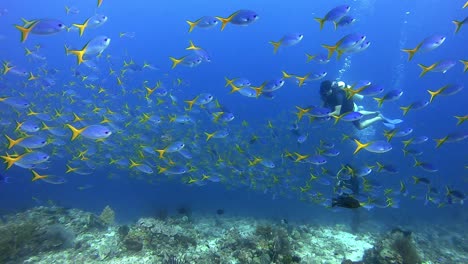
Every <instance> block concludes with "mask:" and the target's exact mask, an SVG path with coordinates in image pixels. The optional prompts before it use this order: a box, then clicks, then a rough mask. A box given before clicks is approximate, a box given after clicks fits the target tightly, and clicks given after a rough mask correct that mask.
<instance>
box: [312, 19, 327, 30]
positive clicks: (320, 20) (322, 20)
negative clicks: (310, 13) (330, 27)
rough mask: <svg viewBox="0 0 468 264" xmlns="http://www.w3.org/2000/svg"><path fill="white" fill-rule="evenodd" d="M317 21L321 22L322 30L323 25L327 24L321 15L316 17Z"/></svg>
mask: <svg viewBox="0 0 468 264" xmlns="http://www.w3.org/2000/svg"><path fill="white" fill-rule="evenodd" d="M314 20H315V21H317V22H319V24H320V30H322V29H323V25H324V24H325V19H324V18H320V17H316V18H314Z"/></svg>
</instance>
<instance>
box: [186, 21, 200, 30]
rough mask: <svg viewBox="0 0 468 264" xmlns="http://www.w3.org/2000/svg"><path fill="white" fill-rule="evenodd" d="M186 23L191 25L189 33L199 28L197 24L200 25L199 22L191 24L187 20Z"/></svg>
mask: <svg viewBox="0 0 468 264" xmlns="http://www.w3.org/2000/svg"><path fill="white" fill-rule="evenodd" d="M186 22H187V24H189V26H190V28H189V31H188V32H189V33H190V32H192V30H193V29H194V28H195V27H196V26H197V24H198V23H197V22H191V21H188V20H187V21H186Z"/></svg>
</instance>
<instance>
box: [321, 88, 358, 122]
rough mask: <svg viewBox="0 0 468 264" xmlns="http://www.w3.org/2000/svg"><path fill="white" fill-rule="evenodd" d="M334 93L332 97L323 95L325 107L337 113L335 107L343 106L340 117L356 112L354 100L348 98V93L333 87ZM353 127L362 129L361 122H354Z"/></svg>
mask: <svg viewBox="0 0 468 264" xmlns="http://www.w3.org/2000/svg"><path fill="white" fill-rule="evenodd" d="M332 90H333V92H332V93H331V94H330V95H322V100H323V103H324V104H323V106H324V107H326V108H329V109H330V110H331V111H335V107H336V106H338V105H341V110H340V115H342V114H344V113H347V112H352V111H354V101H353V98H349V99H348V98H347V96H346V92H345V91H344V90H342V89H340V88H337V87H332ZM353 125H354V126H355V127H357V128H360V126H361V123H360V122H359V120H356V121H353Z"/></svg>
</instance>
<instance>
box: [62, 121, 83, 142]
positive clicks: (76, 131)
mask: <svg viewBox="0 0 468 264" xmlns="http://www.w3.org/2000/svg"><path fill="white" fill-rule="evenodd" d="M66 126H67V127H68V128H70V130H71V131H72V133H73V134H72V138H71V140H72V141H73V140H75V139H76V138H77V137H78V136H79V135H80V134H81V133H83V131H84V130H85V129H86V128H87V127H83V128H82V129H77V128H75V127H73V126H72V125H70V124H66Z"/></svg>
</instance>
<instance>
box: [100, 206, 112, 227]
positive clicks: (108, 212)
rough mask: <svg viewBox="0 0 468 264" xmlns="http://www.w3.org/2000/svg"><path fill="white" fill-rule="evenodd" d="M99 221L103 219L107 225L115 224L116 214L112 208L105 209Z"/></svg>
mask: <svg viewBox="0 0 468 264" xmlns="http://www.w3.org/2000/svg"><path fill="white" fill-rule="evenodd" d="M99 219H101V220H102V221H103V222H104V223H106V224H107V225H112V224H114V221H115V212H114V210H112V208H110V206H109V205H108V206H106V207H104V209H103V210H102V213H101V214H100V215H99Z"/></svg>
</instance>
